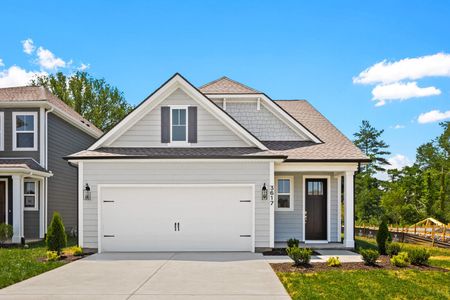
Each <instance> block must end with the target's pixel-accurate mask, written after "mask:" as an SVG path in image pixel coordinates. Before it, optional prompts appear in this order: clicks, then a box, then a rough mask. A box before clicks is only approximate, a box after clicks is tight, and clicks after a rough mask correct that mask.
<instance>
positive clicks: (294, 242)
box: [287, 238, 299, 248]
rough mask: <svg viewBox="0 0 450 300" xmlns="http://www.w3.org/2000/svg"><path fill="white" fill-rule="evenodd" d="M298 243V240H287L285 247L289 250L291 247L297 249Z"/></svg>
mask: <svg viewBox="0 0 450 300" xmlns="http://www.w3.org/2000/svg"><path fill="white" fill-rule="evenodd" d="M298 243H299V240H297V239H295V238H291V239H289V240H288V241H287V246H288V247H289V248H292V247H298Z"/></svg>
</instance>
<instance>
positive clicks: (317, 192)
mask: <svg viewBox="0 0 450 300" xmlns="http://www.w3.org/2000/svg"><path fill="white" fill-rule="evenodd" d="M308 196H323V181H308Z"/></svg>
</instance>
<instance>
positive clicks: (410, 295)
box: [277, 238, 450, 299]
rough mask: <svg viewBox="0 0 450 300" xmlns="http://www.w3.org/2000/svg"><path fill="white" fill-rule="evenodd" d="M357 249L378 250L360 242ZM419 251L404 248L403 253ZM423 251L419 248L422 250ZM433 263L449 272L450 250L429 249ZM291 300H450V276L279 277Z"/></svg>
mask: <svg viewBox="0 0 450 300" xmlns="http://www.w3.org/2000/svg"><path fill="white" fill-rule="evenodd" d="M356 245H357V247H362V248H376V243H375V241H374V240H370V239H365V238H358V239H357V241H356ZM412 247H418V246H416V245H411V244H404V249H405V250H407V249H408V248H412ZM419 247H420V246H419ZM429 250H430V252H431V254H432V257H431V259H430V263H431V264H432V265H434V266H440V267H444V268H448V269H450V250H448V249H438V248H429ZM277 275H278V277H279V278H280V280H281V282H282V283H283V285H284V286H285V287H286V289H287V291H288V292H289V294H290V295H291V297H292V299H450V272H440V271H419V270H376V269H374V270H369V271H366V270H353V271H341V270H334V269H333V270H330V271H321V272H316V273H308V274H301V273H277Z"/></svg>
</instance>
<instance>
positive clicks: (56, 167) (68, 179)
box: [47, 113, 95, 232]
mask: <svg viewBox="0 0 450 300" xmlns="http://www.w3.org/2000/svg"><path fill="white" fill-rule="evenodd" d="M94 141H95V138H93V137H91V136H90V135H88V134H87V133H85V132H84V131H81V130H80V129H78V128H76V127H74V126H72V125H71V124H69V123H67V122H66V121H64V120H62V119H61V118H59V117H58V116H56V115H55V114H53V113H50V114H49V115H48V170H50V171H51V172H52V173H53V176H52V177H50V178H49V179H48V198H47V199H48V213H47V222H48V224H50V221H51V218H52V215H53V212H59V213H60V214H61V217H62V219H63V222H64V226H65V227H66V230H67V231H68V232H72V231H74V232H76V230H77V228H78V227H77V226H78V225H77V224H78V196H77V195H78V188H77V187H78V171H77V168H76V167H73V166H71V165H69V164H68V163H67V161H65V160H64V159H63V157H65V156H67V155H69V154H73V153H76V152H78V151H81V150H84V149H86V148H88V147H89V146H90V145H91V144H92V143H94Z"/></svg>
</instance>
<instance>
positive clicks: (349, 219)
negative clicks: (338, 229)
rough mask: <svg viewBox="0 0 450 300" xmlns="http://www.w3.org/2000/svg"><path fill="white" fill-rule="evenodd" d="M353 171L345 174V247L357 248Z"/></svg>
mask: <svg viewBox="0 0 450 300" xmlns="http://www.w3.org/2000/svg"><path fill="white" fill-rule="evenodd" d="M353 174H354V172H353V171H347V172H345V179H344V180H345V187H344V246H345V247H348V248H354V247H355V241H354V210H353V205H354V195H353V184H354V183H353Z"/></svg>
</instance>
